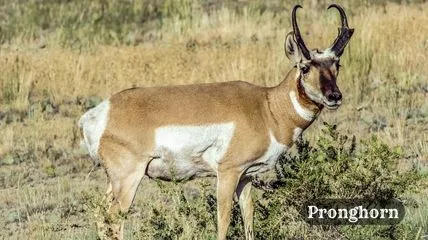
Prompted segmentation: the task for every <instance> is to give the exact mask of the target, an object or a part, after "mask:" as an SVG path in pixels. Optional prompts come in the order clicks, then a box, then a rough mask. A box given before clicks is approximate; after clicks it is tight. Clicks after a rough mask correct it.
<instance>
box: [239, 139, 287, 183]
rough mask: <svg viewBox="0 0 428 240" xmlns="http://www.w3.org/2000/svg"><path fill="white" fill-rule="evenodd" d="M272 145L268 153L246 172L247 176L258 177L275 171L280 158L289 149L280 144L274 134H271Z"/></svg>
mask: <svg viewBox="0 0 428 240" xmlns="http://www.w3.org/2000/svg"><path fill="white" fill-rule="evenodd" d="M269 137H270V144H269V147H268V149H267V150H266V152H265V153H264V154H263V155H262V156H261V157H260V158H258V159H256V160H255V161H254V162H253V163H252V164H251V166H249V167H248V168H247V170H246V171H245V174H246V175H256V174H259V173H263V172H266V171H269V170H271V169H273V168H274V167H275V165H276V163H277V161H278V158H279V157H280V156H281V155H282V154H283V153H285V152H286V151H287V150H288V148H289V147H287V146H286V145H284V144H281V143H279V142H278V141H277V140H276V139H275V137H274V136H273V134H272V133H269Z"/></svg>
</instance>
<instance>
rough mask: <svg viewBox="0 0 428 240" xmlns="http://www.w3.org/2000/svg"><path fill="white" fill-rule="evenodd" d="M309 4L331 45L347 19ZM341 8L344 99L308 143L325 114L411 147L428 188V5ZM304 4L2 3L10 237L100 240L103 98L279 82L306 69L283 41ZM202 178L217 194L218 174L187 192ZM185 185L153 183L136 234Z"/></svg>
mask: <svg viewBox="0 0 428 240" xmlns="http://www.w3.org/2000/svg"><path fill="white" fill-rule="evenodd" d="M299 2H301V3H303V5H304V10H302V11H300V12H299V23H300V25H301V29H302V34H303V37H304V39H305V41H306V43H307V44H308V45H309V47H311V48H312V47H313V48H315V47H317V48H325V47H328V46H329V45H330V44H331V42H332V41H333V40H334V38H335V37H336V34H337V27H338V26H339V21H338V16H337V13H336V12H335V11H331V12H330V11H326V10H325V9H326V6H327V5H326V3H325V2H324V1H303V2H302V1H299ZM339 3H342V4H343V6H344V7H345V8H346V10H347V12H348V18H349V23H350V26H351V27H354V28H355V29H356V30H355V34H354V36H353V38H352V40H351V42H350V44H349V47H348V48H347V49H346V51H345V53H344V56H343V57H342V62H341V63H342V65H343V70H341V73H340V77H339V81H338V85H339V87H340V89H341V91H342V93H343V95H344V101H343V105H342V107H341V108H340V109H339V110H337V111H335V112H328V111H325V112H324V113H323V114H321V116H320V118H319V119H318V120H317V121H316V122H315V123H314V124H313V125H312V126H311V127H310V128H309V129H308V130H307V131H306V133H305V138H306V139H308V140H309V141H310V142H314V141H316V139H317V136H319V135H320V133H321V126H322V124H321V123H322V122H323V121H326V122H329V123H331V124H337V125H338V129H339V131H340V132H342V133H345V134H347V135H355V136H356V137H357V139H365V138H369V137H370V136H371V135H375V136H378V137H379V138H380V139H382V140H383V141H384V142H385V143H386V144H388V145H389V146H391V147H394V148H399V149H400V151H401V152H403V155H402V157H401V158H400V160H399V161H400V162H399V167H400V168H401V169H407V168H408V167H409V166H412V165H413V166H416V168H417V169H418V171H419V173H420V174H421V175H422V176H425V179H424V180H423V182H425V183H426V182H427V179H426V176H428V134H427V133H428V101H427V99H428V98H427V95H428V79H427V76H428V57H427V54H426V53H427V51H428V24H427V23H428V15H427V14H426V13H427V12H428V4H427V3H424V1H419V2H418V1H414V2H411V3H401V4H400V3H397V2H396V1H392V2H388V1H379V2H377V3H376V4H373V3H371V1H355V2H354V1H353V2H352V3H348V2H345V1H343V2H342V1H339ZM293 4H294V3H293V2H291V1H268V2H267V3H266V2H264V1H224V2H223V1H221V2H220V1H192V0H179V1H173V0H164V1H149V0H140V1H126V2H125V1H109V2H107V1H91V2H89V1H47V0H42V1H35V0H32V1H31V0H29V1H0V43H1V45H0V73H1V74H0V133H1V134H0V226H3V227H2V229H1V230H0V238H1V239H94V238H96V232H95V225H94V224H93V222H92V220H93V216H92V215H93V214H92V210H93V206H92V205H91V204H90V203H91V202H96V201H97V200H99V199H101V196H102V194H103V193H104V192H105V188H106V183H107V182H106V176H105V174H104V171H103V170H102V169H101V168H96V167H93V165H92V162H91V161H89V158H88V156H87V155H86V151H85V149H83V148H82V147H81V146H80V134H79V132H78V129H77V126H76V122H77V120H78V118H79V117H80V116H81V115H82V114H83V113H84V112H85V111H86V110H87V109H89V108H91V107H93V106H95V105H96V104H97V103H98V102H99V101H100V100H101V99H104V98H106V97H108V96H110V95H111V94H113V93H115V92H118V91H120V90H122V89H125V88H130V87H134V86H160V85H172V84H190V83H202V82H222V81H229V80H238V79H240V80H246V81H249V82H252V83H255V84H259V85H264V86H273V85H276V84H277V83H279V82H280V81H281V80H282V78H283V77H284V76H285V74H286V73H287V71H288V70H289V69H290V68H291V67H292V66H291V65H290V63H289V61H288V60H287V59H286V57H285V54H284V50H283V43H284V37H285V34H286V33H287V32H288V31H290V30H291V27H290V20H289V19H290V9H291V8H292V6H293ZM159 185H161V186H159ZM201 185H207V186H208V189H209V188H212V187H211V186H212V185H213V181H212V180H206V181H194V182H190V183H186V184H184V185H183V184H181V185H180V186H178V187H177V188H179V189H184V190H183V191H184V192H185V193H186V194H188V192H194V191H200V189H201V187H200V186H201ZM171 188H172V189H171ZM165 189H166V190H165ZM419 190H420V191H419V192H418V193H411V196H412V197H413V198H414V200H415V201H416V202H417V203H418V205H419V207H418V208H413V209H411V210H409V212H408V213H407V215H406V219H405V221H404V222H406V223H407V224H408V225H409V230H408V231H409V234H408V236H413V237H414V236H416V237H415V238H421V239H423V236H425V238H426V237H427V236H428V211H427V209H428V200H427V198H426V197H427V194H428V191H427V189H426V188H424V187H423V186H422V187H421V188H420V189H419ZM177 191H180V190H178V189H174V187H173V186H171V185H168V186H167V187H165V186H164V185H162V184H161V183H156V182H150V181H148V180H146V179H144V180H143V182H142V185H141V187H140V189H139V191H138V193H137V197H136V201H135V204H134V206H133V208H132V210H131V213H130V215H129V216H128V219H129V220H128V223H129V226H128V227H127V229H126V236H128V237H130V238H131V237H135V238H146V237H147V236H148V235H149V234H148V232H142V229H145V228H144V226H143V225H144V224H147V218H148V217H150V214H152V211H151V210H150V208H151V207H153V206H154V205H156V204H165V203H171V202H172V203H174V202H177V201H176V200H177V199H175V198H174V197H172V198H168V193H171V192H177ZM409 194H410V193H409ZM171 196H175V195H174V194H172V195H171ZM154 199H156V200H155V201H153V200H154ZM179 217H180V219H182V220H183V221H186V218H185V217H183V216H179ZM296 225H297V224H294V225H293V224H290V228H296ZM285 227H287V226H285ZM194 231H195V229H191V227H190V226H189V227H188V229H187V228H186V229H184V233H183V234H182V235H181V236H180V239H189V238H195V236H196V235H195V232H194ZM206 231H207V232H206V233H204V234H206V235H202V236H203V237H202V238H203V239H204V238H211V239H212V238H213V236H214V232H215V229H207V230H206ZM255 231H256V232H257V229H255ZM292 231H293V230H292V229H290V232H292ZM319 231H320V232H322V231H328V230H323V229H321V230H319ZM198 234H200V233H198ZM299 234H301V233H299ZM198 236H200V235H198ZM296 236H297V233H296ZM320 236H321V237H323V238H328V237H326V236H328V235H325V234H324V235H323V234H320ZM405 236H406V235H405ZM177 238H178V237H177ZM344 238H345V237H344ZM385 238H388V237H385Z"/></svg>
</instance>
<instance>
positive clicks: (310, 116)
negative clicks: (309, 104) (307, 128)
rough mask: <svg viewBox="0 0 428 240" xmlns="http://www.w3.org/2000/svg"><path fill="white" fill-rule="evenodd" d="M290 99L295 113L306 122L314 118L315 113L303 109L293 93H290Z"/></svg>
mask: <svg viewBox="0 0 428 240" xmlns="http://www.w3.org/2000/svg"><path fill="white" fill-rule="evenodd" d="M290 99H291V103H292V104H293V107H294V110H295V111H296V113H297V114H298V115H299V116H300V117H301V118H303V119H305V120H306V121H312V120H313V119H314V117H315V113H314V112H313V111H311V110H309V109H307V108H305V107H303V106H302V105H301V104H300V103H299V101H298V100H297V95H296V93H295V92H294V91H290Z"/></svg>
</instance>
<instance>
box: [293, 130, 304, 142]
mask: <svg viewBox="0 0 428 240" xmlns="http://www.w3.org/2000/svg"><path fill="white" fill-rule="evenodd" d="M302 132H303V129H301V128H299V127H296V128H295V129H294V130H293V142H296V141H297V140H298V139H299V138H300V136H301V135H302Z"/></svg>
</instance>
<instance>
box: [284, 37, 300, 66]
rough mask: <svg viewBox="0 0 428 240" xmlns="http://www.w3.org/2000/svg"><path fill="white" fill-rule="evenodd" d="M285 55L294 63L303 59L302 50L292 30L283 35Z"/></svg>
mask: <svg viewBox="0 0 428 240" xmlns="http://www.w3.org/2000/svg"><path fill="white" fill-rule="evenodd" d="M284 49H285V55H286V56H287V57H288V59H290V60H291V61H292V62H294V63H300V62H301V61H302V59H303V55H302V52H301V51H300V48H299V46H298V45H297V42H296V40H295V39H294V32H289V33H288V34H287V36H286V37H285V43H284Z"/></svg>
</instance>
